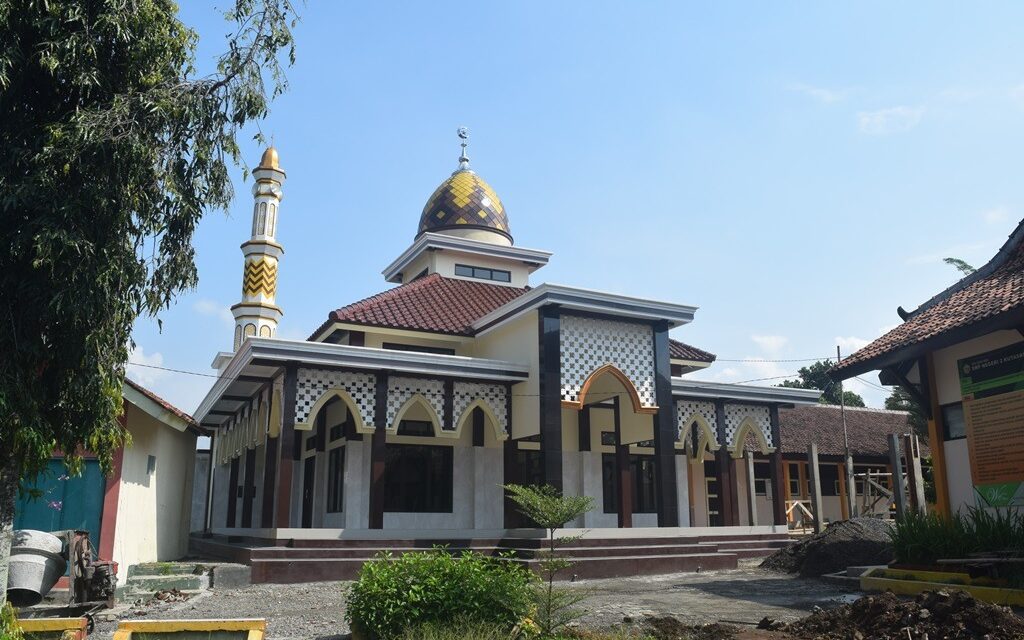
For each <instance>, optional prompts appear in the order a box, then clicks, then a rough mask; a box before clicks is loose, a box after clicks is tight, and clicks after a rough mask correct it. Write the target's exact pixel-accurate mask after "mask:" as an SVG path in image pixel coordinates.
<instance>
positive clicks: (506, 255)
mask: <svg viewBox="0 0 1024 640" xmlns="http://www.w3.org/2000/svg"><path fill="white" fill-rule="evenodd" d="M430 250H433V251H458V252H461V253H469V254H477V255H485V256H490V257H497V258H503V259H506V260H515V261H518V262H522V263H523V264H526V265H528V266H529V267H530V271H534V270H536V269H539V268H540V267H542V266H544V265H546V264H547V263H548V260H549V259H550V258H551V252H550V251H542V250H540V249H527V248H525V247H515V246H511V247H506V246H502V245H496V244H491V243H489V242H481V241H479V240H470V239H468V238H459V237H456V236H449V235H446V234H443V233H431V232H429V231H428V232H426V233H423V234H421V235H420V236H419V237H418V238H416V240H415V241H414V242H413V243H412V244H411V245H410V246H409V248H408V249H406V250H405V251H403V252H402V254H401V255H400V256H398V257H397V258H396V259H395V260H394V261H393V262H392V263H391V264H389V265H388V266H387V267H385V268H384V270H383V271H382V272H381V273H382V274H383V275H384V279H385V280H387V281H388V282H401V280H402V278H401V276H402V272H403V270H404V269H405V268H406V267H408V266H409V264H410V263H412V262H413V261H414V260H416V258H418V257H419V256H420V255H421V254H423V252H424V251H430Z"/></svg>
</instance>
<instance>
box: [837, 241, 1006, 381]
mask: <svg viewBox="0 0 1024 640" xmlns="http://www.w3.org/2000/svg"><path fill="white" fill-rule="evenodd" d="M1022 240H1024V222H1022V223H1021V224H1020V225H1019V226H1018V227H1017V229H1016V230H1015V231H1014V233H1013V234H1012V235H1011V236H1010V239H1009V240H1008V241H1007V242H1006V244H1004V245H1003V248H1001V249H1000V250H999V253H997V254H996V256H995V257H993V258H992V260H990V261H989V262H988V263H987V264H986V265H985V266H984V267H982V268H980V269H978V271H977V272H975V273H974V274H972V275H970V276H967V277H966V278H964V279H962V280H960V281H959V282H957V283H956V284H955V285H953V286H952V287H950V288H948V289H946V290H945V291H943V292H941V293H939V294H938V295H936V296H935V297H933V298H932V299H931V300H929V301H928V302H926V303H924V304H923V305H921V306H920V307H919V308H918V309H916V310H915V311H913V312H912V313H910V314H907V316H906V320H905V322H904V323H903V324H901V325H899V326H898V327H896V328H895V329H893V330H892V331H889V332H888V333H886V334H885V335H883V336H882V337H880V338H878V339H877V340H875V341H874V342H872V343H870V344H868V345H867V346H866V347H864V348H862V349H860V350H859V351H857V352H856V353H854V354H853V355H851V356H850V357H848V358H846V359H845V360H843V361H842V363H840V364H839V365H838V366H836V367H834V368H833V369H832V373H833V374H834V377H837V378H848V377H851V376H854V375H857V374H860V373H864V372H866V371H871V370H873V369H878V368H881V367H884V366H889V365H891V364H895V360H896V359H897V358H899V359H907V358H901V357H900V354H898V352H900V351H902V350H905V349H909V348H911V347H918V348H917V349H914V351H913V352H908V353H907V356H908V357H918V356H920V355H923V354H924V352H926V351H930V350H933V349H936V348H942V347H943V346H947V345H946V344H943V343H942V339H943V338H946V339H947V340H948V339H949V338H950V337H951V336H949V335H948V334H949V333H950V332H951V331H954V330H956V329H962V328H966V327H969V326H971V325H974V324H977V323H979V322H983V321H984V322H986V323H987V324H990V325H991V326H988V327H987V328H984V329H980V330H979V332H988V331H993V330H995V329H997V328H1004V327H1002V326H998V325H999V324H1000V322H1001V318H999V316H1003V315H1004V314H1008V313H1009V312H1017V314H1020V312H1022V311H1024V242H1022ZM1007 318H1008V317H1007ZM1014 324H1015V323H1014ZM1014 324H1011V325H1009V326H1014ZM929 341H933V343H932V344H933V346H931V348H929V345H926V344H924V343H926V342H929Z"/></svg>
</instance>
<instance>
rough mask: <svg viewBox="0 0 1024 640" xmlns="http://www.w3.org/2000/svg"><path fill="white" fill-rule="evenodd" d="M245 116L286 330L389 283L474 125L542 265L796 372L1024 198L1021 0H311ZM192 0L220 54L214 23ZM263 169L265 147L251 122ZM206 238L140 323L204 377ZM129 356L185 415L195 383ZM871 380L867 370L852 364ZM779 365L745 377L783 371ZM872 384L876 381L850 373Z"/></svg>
mask: <svg viewBox="0 0 1024 640" xmlns="http://www.w3.org/2000/svg"><path fill="white" fill-rule="evenodd" d="M301 13H302V20H301V24H300V25H299V26H298V28H297V29H296V31H295V36H296V40H297V56H298V60H297V62H296V64H295V66H294V67H292V68H291V69H290V70H289V74H288V76H289V81H290V85H291V87H290V91H289V92H288V93H287V94H286V95H284V96H283V97H281V98H279V99H278V100H277V102H275V103H274V105H273V107H272V113H271V115H270V117H269V118H268V119H267V120H266V121H265V122H263V123H262V125H261V129H262V131H263V132H264V133H265V134H266V135H267V136H268V137H269V136H271V135H272V136H273V138H274V141H275V144H276V146H277V148H278V149H279V151H280V156H281V164H282V166H283V168H284V169H285V170H286V171H287V172H288V181H287V183H286V184H285V186H284V192H285V199H284V202H283V204H282V208H281V217H280V222H279V227H278V238H279V240H280V242H281V243H282V244H284V246H285V251H286V253H285V255H284V257H283V259H282V263H281V272H280V276H279V282H278V304H279V305H281V306H282V307H283V309H284V311H285V317H284V320H283V323H282V325H281V327H280V333H279V335H280V336H281V337H285V338H294V339H303V338H305V337H306V336H308V334H309V333H310V332H311V331H312V330H313V329H314V328H316V327H317V326H318V325H319V324H320V323H321V322H322V321H323V320H324V319H325V318H326V314H327V313H328V312H329V311H330V310H331V309H334V308H337V307H339V306H342V305H344V304H347V303H349V302H352V301H355V300H358V299H360V298H362V297H365V296H367V295H371V294H373V293H376V292H378V291H381V290H383V289H385V288H387V287H389V286H390V285H387V284H386V283H385V282H384V281H383V278H382V277H381V275H380V270H381V269H382V268H383V267H384V266H386V265H387V264H388V263H389V262H390V261H391V260H392V259H393V258H394V257H396V256H397V255H398V254H399V253H400V252H401V251H402V250H403V249H405V248H406V247H407V246H408V245H409V243H410V242H411V241H412V239H413V236H414V235H415V231H416V224H417V221H418V218H419V213H420V210H421V209H422V207H423V204H424V203H425V201H426V199H427V197H428V196H429V195H430V193H431V192H432V191H433V189H434V188H435V187H436V186H437V184H438V183H439V182H440V181H441V180H443V179H444V178H445V177H446V176H447V175H448V174H449V173H450V172H451V171H452V170H453V169H454V168H455V165H456V158H457V156H458V144H457V143H458V141H457V138H456V137H455V129H456V127H458V126H460V125H465V126H468V127H469V128H470V131H471V146H470V157H471V158H472V164H473V168H474V169H475V170H476V171H477V172H478V173H479V174H480V175H481V176H482V177H484V178H485V179H487V180H488V181H489V182H490V183H491V185H492V186H493V187H494V188H495V190H496V191H497V193H498V194H499V196H500V197H501V198H502V200H503V201H504V204H505V207H506V210H507V211H508V214H509V218H510V222H511V226H512V232H513V234H514V235H515V238H516V243H517V244H518V245H521V246H525V247H533V248H540V249H547V250H550V251H553V252H554V256H553V258H552V260H551V263H550V264H549V265H548V266H547V267H545V268H544V269H542V270H541V271H539V272H537V273H536V274H535V275H534V280H533V282H534V284H539V283H540V282H545V281H546V282H556V283H561V284H571V285H577V286H582V287H589V288H597V289H604V290H608V291H614V292H619V293H626V294H631V295H639V296H649V297H653V298H658V299H664V300H670V301H674V302H681V303H687V304H694V305H697V306H699V307H700V309H699V311H698V312H697V316H696V319H695V321H694V322H693V323H692V324H690V325H687V326H685V327H682V328H680V329H678V330H676V331H675V332H674V333H673V335H674V337H676V338H678V339H680V340H684V341H686V342H689V343H692V344H695V345H697V346H700V347H702V348H705V349H707V350H710V351H712V352H714V353H716V354H718V355H719V357H720V361H719V362H718V363H716V364H715V365H714V366H713V367H711V368H710V369H709V370H708V371H706V372H703V373H702V374H701V376H700V377H704V378H708V379H715V380H720V381H727V382H738V381H746V380H751V379H755V378H764V377H774V376H780V375H784V374H788V373H792V372H795V371H796V369H797V368H799V366H801V364H805V363H791V362H727V361H726V360H748V359H768V360H784V359H802V358H813V357H819V356H828V355H831V354H833V353H834V352H835V345H836V344H837V343H838V344H840V345H842V347H843V350H844V352H846V353H849V352H850V351H851V350H852V349H854V348H856V347H858V346H861V345H863V344H864V343H865V342H866V341H868V340H870V339H873V338H875V337H877V336H878V335H880V334H881V332H883V331H884V330H885V329H887V328H888V327H891V326H893V325H894V324H896V323H897V322H898V317H897V315H896V312H895V309H896V307H897V306H898V305H903V306H904V307H905V308H908V309H911V308H914V307H915V306H917V305H918V304H919V303H921V302H922V301H924V300H925V299H927V298H928V297H930V296H931V295H932V294H934V293H936V292H937V291H939V290H940V289H942V288H944V287H945V286H947V285H949V284H951V283H952V282H953V281H954V280H955V279H956V277H957V272H956V271H955V270H953V269H952V268H951V267H949V266H946V265H944V264H943V263H942V261H941V260H942V258H943V257H946V256H957V257H960V258H963V259H965V260H967V261H969V262H972V263H974V264H975V265H980V264H982V263H984V262H985V261H986V260H987V259H988V258H989V257H990V256H991V255H992V254H993V253H994V252H995V250H996V249H997V248H998V247H999V245H1000V244H1001V243H1002V242H1003V241H1004V240H1005V238H1006V236H1007V235H1008V234H1009V232H1010V231H1011V230H1012V229H1013V228H1014V226H1015V225H1016V223H1017V221H1019V220H1020V218H1021V217H1022V215H1021V214H1022V211H1024V199H1022V196H1021V193H1020V188H1019V185H1020V184H1021V178H1020V171H1021V166H1022V163H1021V161H1020V160H1021V158H1020V156H1021V151H1020V150H1021V149H1024V126H1022V124H1024V66H1022V65H1021V61H1022V60H1024V39H1021V38H1020V37H1019V36H1020V33H1019V29H1018V28H1016V26H1017V25H1020V24H1022V22H1024V5H1020V4H1017V5H1014V4H1010V3H1004V4H998V3H992V4H986V5H984V11H977V12H974V13H971V12H968V11H967V9H966V7H965V6H964V5H960V4H954V3H943V4H938V3H928V4H924V3H921V4H911V3H902V4H898V5H893V4H890V3H858V4H857V5H855V6H841V5H838V4H833V3H799V4H796V3H793V4H775V3H773V4H758V3H743V4H740V3H709V4H706V5H700V6H698V5H696V4H686V5H684V4H683V3H653V2H652V3H617V4H612V3H599V2H587V3H584V2H574V3H570V2H566V3H542V2H516V3H493V2H483V3H444V2H431V3H405V4H398V3H388V2H374V3H368V2H362V3H355V2H310V3H309V5H308V6H306V7H304V8H302V9H301ZM220 16H221V14H220V12H219V11H217V10H216V9H215V8H214V7H213V5H208V4H206V3H201V2H188V3H184V6H183V10H182V19H183V20H184V21H185V22H186V23H188V24H189V25H191V26H193V27H194V28H196V29H197V30H198V31H199V32H200V34H201V36H202V44H201V51H200V59H199V61H198V62H199V65H200V66H201V67H202V68H207V69H208V68H210V66H211V65H212V60H213V56H214V55H215V54H216V53H217V52H218V51H220V50H221V48H222V47H223V42H224V41H223V37H224V34H225V33H227V32H228V30H229V27H228V25H227V24H226V23H224V22H223V21H222V20H221V17H220ZM251 133H252V132H248V134H247V137H246V144H245V149H246V157H247V160H248V162H249V163H250V164H252V165H255V164H256V162H257V161H258V159H259V155H260V151H261V150H260V149H259V148H258V147H257V146H256V145H255V144H253V143H249V142H248V135H251ZM236 175H237V180H236V183H237V197H236V200H235V202H234V204H233V205H232V206H231V208H230V210H229V211H228V212H227V214H226V215H225V213H224V212H219V211H214V212H211V213H210V214H209V215H207V216H206V218H204V220H203V222H202V224H201V225H200V227H199V230H198V233H197V234H196V237H195V243H196V249H197V256H198V257H197V260H198V265H199V274H200V284H199V287H198V288H197V289H196V290H195V291H192V292H189V293H187V294H185V295H182V296H181V297H180V298H179V300H178V302H177V304H176V305H175V306H174V307H173V308H171V309H170V310H168V311H167V312H165V313H164V314H163V315H162V316H161V317H162V320H163V330H162V332H161V331H159V330H158V329H157V326H156V323H155V322H153V321H151V320H140V322H139V323H138V324H137V327H136V330H135V334H134V338H135V340H136V342H137V345H138V346H137V349H136V352H135V353H134V354H133V356H132V361H133V362H137V363H148V364H150V365H157V366H162V367H167V368H173V369H181V370H186V371H193V372H199V373H212V372H211V371H210V369H209V365H210V362H211V360H212V358H213V356H214V354H215V353H216V352H217V351H220V350H226V349H228V348H230V346H231V335H232V322H231V316H230V312H229V311H228V307H230V305H232V304H234V303H235V302H237V301H238V299H239V296H240V289H241V272H242V256H241V252H240V251H239V249H238V245H239V244H240V243H241V242H243V241H244V240H245V239H247V237H248V234H249V229H250V218H249V216H250V211H251V206H252V205H251V202H252V201H251V198H250V196H249V189H250V187H251V182H248V183H246V182H243V180H242V173H241V170H240V169H239V170H238V171H237V172H236ZM128 371H129V374H130V375H131V376H132V377H135V378H136V379H138V380H139V381H141V382H142V383H143V384H147V385H149V386H150V387H151V388H153V389H154V390H155V391H156V392H157V393H160V394H162V395H164V396H165V397H166V398H167V399H169V400H171V401H172V402H175V403H176V404H178V405H179V406H181V407H182V408H183V409H185V410H187V411H191V410H193V409H194V408H195V407H196V405H197V404H198V402H199V401H200V400H201V398H202V396H203V394H204V393H205V390H206V389H207V388H208V387H209V385H210V382H211V379H210V378H207V377H203V376H199V375H188V374H181V373H173V372H168V371H162V370H159V369H153V368H146V367H140V366H134V365H132V366H129V369H128ZM865 378H866V379H867V380H869V381H871V382H876V383H877V378H876V377H875V376H874V375H869V376H865ZM774 382H776V381H775V380H771V381H767V382H764V383H761V384H773V383H774ZM849 388H852V389H853V390H855V391H857V392H859V393H862V395H864V396H865V398H866V400H867V401H868V403H869V404H872V405H876V406H880V405H881V402H882V399H883V397H884V395H885V393H884V392H882V391H878V390H876V389H874V388H872V387H869V386H866V385H863V384H860V383H857V382H854V383H853V386H852V387H849Z"/></svg>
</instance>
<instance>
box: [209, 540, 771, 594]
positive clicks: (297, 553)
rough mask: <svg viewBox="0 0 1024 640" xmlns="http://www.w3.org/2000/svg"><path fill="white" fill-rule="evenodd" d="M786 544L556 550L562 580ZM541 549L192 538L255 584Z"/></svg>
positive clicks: (645, 544)
mask: <svg viewBox="0 0 1024 640" xmlns="http://www.w3.org/2000/svg"><path fill="white" fill-rule="evenodd" d="M789 544H790V539H789V536H788V535H787V534H785V533H779V534H750V535H728V536H714V535H694V536H671V537H669V536H663V537H654V536H651V537H635V538H633V537H593V538H592V537H585V538H581V539H578V540H574V541H572V542H570V543H567V544H566V545H564V546H562V547H560V549H559V552H560V553H561V554H562V555H564V556H567V557H569V558H571V559H572V560H573V561H574V562H575V563H576V564H575V565H574V566H573V567H572V568H571V569H570V570H567V571H566V572H565V576H564V577H565V579H569V578H580V579H594V578H613V577H620V576H633V575H657V574H666V573H682V572H693V571H710V570H722V569H734V568H736V566H737V563H738V561H739V559H740V558H757V557H764V556H767V555H770V554H771V553H774V552H775V551H776V550H777V549H779V548H781V547H785V546H787V545H789ZM543 545H544V540H542V539H538V538H500V539H495V538H492V539H460V540H443V539H438V540H431V539H420V540H414V539H404V540H402V539H396V540H386V539H375V540H370V539H342V540H299V539H295V540H290V541H288V542H287V543H285V544H269V543H268V544H262V545H261V544H258V543H251V542H250V543H242V542H235V541H229V539H228V538H226V537H223V536H215V537H209V538H203V537H199V536H194V537H193V538H192V552H193V553H194V554H196V555H199V556H202V557H211V558H221V559H226V560H229V561H231V562H238V563H242V564H247V565H249V566H250V567H251V568H252V582H253V583H254V584H255V583H296V582H320V581H334V580H353V579H355V578H357V577H358V575H359V570H360V568H361V567H362V566H363V564H364V563H365V562H366V561H368V560H373V559H374V558H375V557H376V556H377V555H378V554H379V553H381V552H388V553H391V554H393V555H400V554H402V553H405V552H409V551H425V550H429V549H431V548H433V547H434V546H447V548H448V549H449V550H450V551H452V552H453V553H457V552H459V551H461V550H471V551H476V552H479V553H482V554H485V555H497V554H499V553H504V554H510V555H511V556H512V557H513V558H514V559H516V560H517V561H519V562H522V563H524V564H526V565H527V566H530V567H531V568H534V569H536V568H537V563H538V560H537V552H538V551H539V550H540V549H542V548H543Z"/></svg>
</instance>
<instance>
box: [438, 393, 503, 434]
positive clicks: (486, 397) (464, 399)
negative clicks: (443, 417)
mask: <svg viewBox="0 0 1024 640" xmlns="http://www.w3.org/2000/svg"><path fill="white" fill-rule="evenodd" d="M452 393H453V395H454V396H455V397H454V401H453V404H452V406H453V411H452V414H453V415H454V417H455V424H459V422H461V421H462V418H463V414H464V413H465V412H466V409H467V408H468V407H469V405H471V404H473V403H474V402H476V401H477V400H483V401H484V402H486V403H487V406H488V407H490V408H491V411H493V412H494V417H495V418H497V419H498V429H500V430H501V432H502V433H504V434H505V435H508V407H507V405H506V404H505V402H506V396H507V393H506V391H505V386H504V385H500V384H478V383H474V382H456V383H455V385H454V389H453V390H452Z"/></svg>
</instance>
